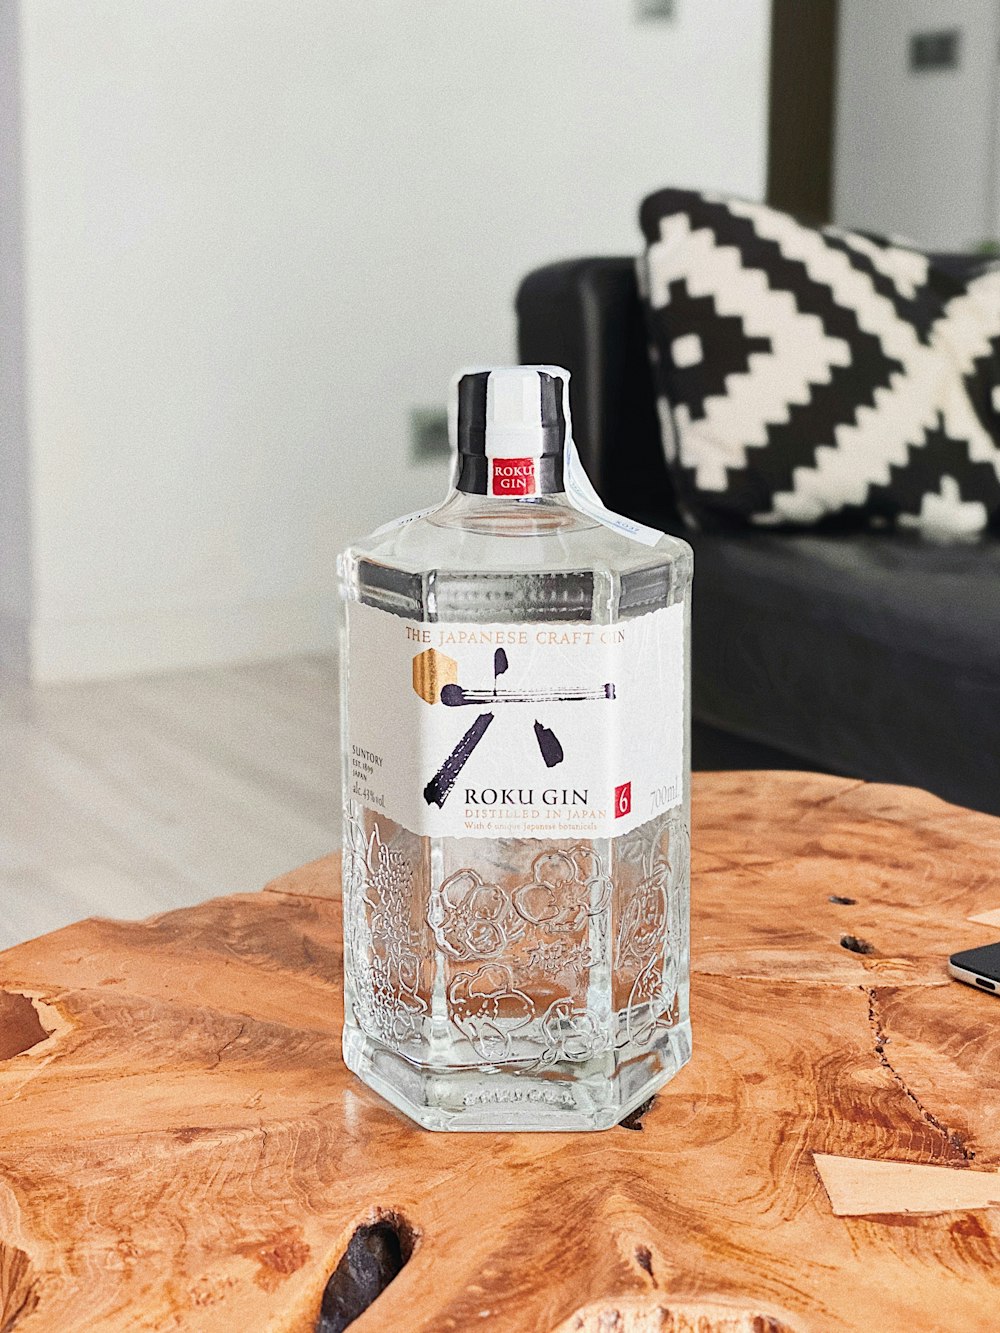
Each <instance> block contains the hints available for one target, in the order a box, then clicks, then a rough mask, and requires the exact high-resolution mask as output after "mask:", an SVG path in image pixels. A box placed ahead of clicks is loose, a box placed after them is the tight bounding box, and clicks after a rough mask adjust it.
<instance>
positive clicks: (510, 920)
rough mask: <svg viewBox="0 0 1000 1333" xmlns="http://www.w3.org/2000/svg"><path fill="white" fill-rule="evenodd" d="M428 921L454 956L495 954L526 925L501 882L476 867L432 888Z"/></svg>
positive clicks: (435, 934)
mask: <svg viewBox="0 0 1000 1333" xmlns="http://www.w3.org/2000/svg"><path fill="white" fill-rule="evenodd" d="M427 921H428V924H429V925H430V927H431V929H432V930H433V931H434V938H435V939H436V940H437V942H438V944H439V945H440V946H441V948H442V949H445V950H447V952H448V953H450V954H451V956H452V957H453V958H458V959H461V960H463V961H469V960H472V959H474V958H495V957H496V956H497V955H498V954H500V953H502V952H503V950H504V948H505V947H506V946H507V944H509V943H510V941H511V940H514V939H517V937H518V935H520V934H521V932H522V931H523V929H524V926H523V925H522V923H521V922H520V921H519V920H518V918H517V915H516V913H515V912H514V910H513V908H512V907H511V902H510V897H509V895H508V894H507V893H506V892H505V891H504V890H503V889H502V888H501V887H500V886H499V884H487V883H485V882H484V881H483V880H482V878H481V877H480V876H479V875H478V874H477V873H476V871H474V870H458V871H456V872H455V874H454V875H450V876H449V877H448V878H447V879H446V880H445V881H444V882H443V883H442V884H440V885H439V886H438V887H437V888H435V889H433V890H432V891H431V895H430V902H429V905H428V911H427Z"/></svg>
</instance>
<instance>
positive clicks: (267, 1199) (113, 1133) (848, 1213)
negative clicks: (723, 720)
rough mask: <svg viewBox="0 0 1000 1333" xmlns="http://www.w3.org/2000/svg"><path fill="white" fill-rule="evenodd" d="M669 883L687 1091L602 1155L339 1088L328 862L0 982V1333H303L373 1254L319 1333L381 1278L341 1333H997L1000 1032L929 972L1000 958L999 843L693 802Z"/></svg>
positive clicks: (610, 1139)
mask: <svg viewBox="0 0 1000 1333" xmlns="http://www.w3.org/2000/svg"><path fill="white" fill-rule="evenodd" d="M694 847H695V850H694V912H693V960H694V979H693V1004H692V1007H693V1014H694V1025H695V1054H694V1059H693V1060H692V1062H691V1064H690V1065H689V1066H688V1067H687V1068H686V1069H684V1070H683V1071H682V1073H681V1074H680V1075H679V1076H678V1077H677V1078H676V1079H675V1080H674V1081H673V1082H672V1083H671V1084H670V1085H669V1086H668V1087H667V1088H666V1089H665V1090H664V1092H663V1093H662V1094H661V1095H660V1096H659V1097H658V1098H657V1100H656V1102H655V1104H654V1106H653V1107H652V1109H650V1110H649V1111H648V1112H647V1113H646V1115H645V1116H644V1118H642V1119H641V1121H640V1122H638V1123H636V1124H634V1125H633V1126H632V1127H631V1128H617V1129H613V1130H610V1131H608V1132H606V1133H604V1134H589V1135H587V1134H580V1135H568V1134H558V1135H541V1134H536V1135H498V1136H492V1135H473V1136H470V1135H432V1134H428V1133H426V1132H424V1131H422V1130H419V1129H417V1128H415V1127H414V1126H413V1125H411V1124H410V1123H409V1122H408V1121H407V1120H406V1119H405V1118H404V1117H403V1116H401V1115H399V1114H397V1113H396V1112H395V1111H393V1110H392V1109H391V1108H390V1107H388V1106H387V1105H385V1104H384V1103H383V1102H382V1101H380V1100H379V1098H378V1097H376V1096H375V1095H374V1094H372V1093H370V1092H369V1091H368V1090H367V1089H366V1088H364V1087H363V1086H362V1085H361V1084H360V1083H358V1082H357V1081H356V1080H355V1079H354V1078H353V1077H352V1076H351V1075H349V1074H348V1073H347V1072H346V1071H345V1069H344V1067H343V1065H342V1063H341V1058H340V1023H341V978H340V966H341V955H340V911H339V904H338V901H337V889H338V870H337V863H336V860H335V859H334V858H330V859H328V860H326V861H320V862H317V863H315V864H313V865H311V866H307V867H305V868H303V869H302V870H299V871H296V872H295V873H293V874H291V875H288V876H287V877H285V878H284V879H282V880H279V881H277V882H276V883H274V884H271V885H269V886H268V890H267V891H266V892H264V893H256V894H249V895H239V896H235V897H229V898H220V899H217V900H215V901H212V902H207V903H205V904H203V905H202V906H200V907H197V908H193V909H190V910H185V911H179V912H174V913H171V914H169V915H166V916H161V917H159V918H156V919H154V920H152V921H148V922H144V923H139V924H125V923H119V922H110V921H83V922H80V923H79V924H77V925H74V926H71V927H69V928H67V929H66V930H62V931H59V932H58V933H56V934H53V935H49V936H47V937H44V938H42V939H39V940H36V941H33V942H32V943H29V944H25V945H22V946H20V947H18V948H16V949H13V950H10V951H8V952H7V953H6V954H3V955H0V985H2V986H3V988H4V991H3V993H0V1330H3V1333H40V1331H41V1330H65V1331H66V1333H77V1331H78V1330H80V1331H82V1330H86V1333H106V1331H107V1330H121V1331H122V1333H124V1331H125V1330H128V1333H137V1331H139V1330H179V1329H180V1330H196V1331H197V1333H216V1330H218V1333H223V1331H224V1333H232V1330H238V1331H240V1333H260V1331H262V1330H295V1331H298V1330H313V1329H316V1328H317V1321H318V1319H319V1312H320V1301H321V1298H322V1295H323V1292H324V1287H325V1285H326V1283H327V1279H328V1277H329V1276H330V1274H331V1273H333V1271H334V1270H335V1269H337V1267H338V1263H340V1261H341V1258H342V1256H343V1255H344V1253H345V1250H346V1249H347V1247H348V1244H349V1241H350V1239H351V1237H352V1235H354V1234H355V1233H356V1231H357V1229H358V1228H359V1227H361V1226H364V1225H366V1224H367V1225H370V1224H373V1223H378V1222H379V1220H380V1219H381V1220H382V1224H381V1227H380V1228H376V1229H375V1231H363V1232H361V1233H359V1235H358V1239H357V1240H356V1241H355V1242H354V1245H353V1246H352V1249H351V1259H350V1263H349V1264H348V1263H347V1262H346V1261H345V1264H344V1265H343V1266H342V1267H341V1271H340V1275H339V1277H338V1278H337V1282H336V1284H335V1287H334V1289H333V1290H332V1293H331V1297H330V1299H329V1300H328V1314H329V1318H328V1320H327V1321H326V1327H328V1328H331V1329H332V1328H338V1327H343V1318H344V1316H339V1317H338V1316H336V1307H337V1306H338V1302H344V1301H346V1302H347V1303H348V1304H350V1302H351V1301H352V1300H356V1301H360V1302H361V1303H362V1304H363V1303H364V1301H365V1300H367V1299H368V1298H369V1297H370V1296H371V1295H372V1292H373V1291H377V1289H378V1283H375V1284H374V1287H373V1288H372V1290H370V1291H369V1292H368V1293H367V1295H366V1294H365V1293H363V1292H362V1293H361V1295H360V1296H358V1293H357V1292H356V1291H354V1292H353V1293H352V1287H356V1286H357V1281H356V1278H357V1273H358V1272H359V1271H360V1270H361V1269H363V1267H364V1260H365V1256H366V1254H367V1255H369V1256H370V1255H371V1254H372V1253H375V1255H376V1258H378V1256H379V1254H381V1258H382V1259H383V1260H385V1258H386V1254H387V1253H388V1251H391V1250H392V1247H393V1245H394V1244H395V1245H396V1247H397V1250H398V1253H397V1255H396V1258H397V1261H399V1260H402V1259H405V1258H406V1256H407V1254H410V1257H409V1260H408V1262H407V1263H406V1264H405V1267H403V1269H402V1271H401V1272H400V1273H399V1275H398V1277H396V1278H395V1280H394V1281H393V1282H391V1284H390V1285H389V1286H388V1287H386V1289H385V1290H384V1291H383V1292H382V1294H381V1295H379V1296H378V1298H377V1300H376V1301H375V1303H374V1304H373V1305H371V1306H370V1307H369V1308H368V1309H367V1312H366V1313H363V1314H361V1315H360V1317H359V1318H358V1319H357V1321H356V1322H355V1323H354V1324H353V1325H352V1328H354V1329H356V1330H357V1333H366V1331H367V1333H373V1331H375V1330H393V1331H395V1330H401V1331H402V1333H408V1331H409V1330H426V1331H427V1333H430V1331H431V1330H434V1333H440V1331H441V1330H466V1329H488V1330H490V1331H491V1333H499V1331H500V1330H504V1331H506V1330H510V1331H511V1333H513V1330H518V1331H519V1333H520V1331H521V1330H528V1331H529V1333H534V1331H535V1330H537V1331H538V1333H550V1331H554V1330H558V1333H571V1331H573V1333H640V1331H642V1333H652V1331H653V1330H675V1331H679V1330H694V1329H697V1330H700V1331H701V1333H718V1331H720V1330H726V1331H727V1333H728V1331H735V1330H747V1331H749V1330H756V1331H757V1333H782V1331H783V1330H818V1331H821V1333H827V1331H828V1330H840V1329H864V1330H872V1329H875V1330H878V1333H894V1331H895V1330H903V1329H905V1330H920V1333H932V1331H933V1330H942V1331H943V1330H948V1333H957V1331H959V1330H987V1329H994V1328H996V1327H997V1326H998V1323H1000V1314H998V1312H997V1294H998V1280H1000V1279H998V1276H997V1273H998V1270H997V1264H998V1263H1000V1211H998V1206H997V1202H996V1201H998V1200H1000V1174H998V1171H997V1169H998V1167H1000V1001H998V1000H997V999H996V998H994V997H991V996H988V995H984V994H980V993H978V992H976V991H973V990H971V989H969V988H967V987H963V986H959V985H958V984H956V983H954V982H951V981H949V980H948V978H947V975H946V972H945V957H946V955H947V954H948V953H949V952H951V951H953V950H955V949H959V948H965V947H968V946H971V945H974V944H980V943H986V942H988V941H989V940H990V939H991V938H995V937H1000V878H998V874H997V867H998V864H1000V820H996V819H991V818H989V817H988V816H985V815H977V814H972V813H969V812H968V811H963V810H958V809H956V808H954V807H951V806H948V805H945V804H943V803H942V802H940V801H938V800H936V799H934V798H933V797H930V796H927V795H924V794H922V793H920V792H915V791H911V790H908V789H903V788H896V787H880V786H871V785H865V784H862V783H856V782H848V781H843V780H840V779H834V778H828V777H818V776H813V775H809V774H798V773H792V774H789V773H785V774H774V773H729V774H714V775H705V776H701V777H699V778H698V779H697V780H696V783H695V828H694ZM990 912H992V913H993V914H994V921H993V924H992V925H991V924H989V922H988V921H987V922H986V923H983V922H974V921H972V920H970V917H972V916H974V915H977V914H983V913H990ZM25 997H26V998H25ZM397 1237H398V1241H397ZM380 1247H381V1249H380ZM411 1251H412V1253H410V1252H411ZM391 1259H392V1255H391V1254H390V1255H389V1259H388V1262H391ZM376 1266H377V1265H376ZM348 1268H350V1270H351V1271H348ZM363 1278H364V1274H363V1273H362V1279H363ZM362 1285H363V1280H362Z"/></svg>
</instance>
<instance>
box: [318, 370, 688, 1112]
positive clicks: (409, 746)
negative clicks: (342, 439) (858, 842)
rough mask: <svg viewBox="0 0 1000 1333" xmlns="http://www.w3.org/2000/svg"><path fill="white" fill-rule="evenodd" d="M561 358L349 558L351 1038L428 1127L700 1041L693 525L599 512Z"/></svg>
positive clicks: (584, 1102) (514, 395)
mask: <svg viewBox="0 0 1000 1333" xmlns="http://www.w3.org/2000/svg"><path fill="white" fill-rule="evenodd" d="M568 380H569V376H568V374H567V372H566V371H563V370H560V369H559V368H558V367H512V368H504V369H495V370H493V371H478V372H470V373H468V374H466V375H464V376H462V377H460V378H459V379H458V380H457V410H456V412H455V414H454V417H453V420H454V423H455V434H456V436H457V444H458V460H457V466H456V473H455V485H454V488H453V490H452V491H451V493H450V494H449V496H448V497H447V499H446V500H445V501H444V502H443V503H442V504H441V505H439V506H438V507H437V508H436V509H433V510H430V511H428V512H426V513H423V514H421V515H419V516H416V517H414V518H412V519H409V520H402V521H400V522H399V523H397V524H395V525H390V526H389V527H388V528H386V529H382V530H380V531H379V532H377V533H375V534H373V535H372V536H371V537H369V538H367V539H366V540H364V541H362V542H359V543H358V544H356V545H355V546H352V547H351V548H350V549H349V550H347V551H346V552H345V553H344V555H343V556H342V557H341V560H340V587H341V595H342V602H343V607H344V623H343V635H342V642H343V679H342V699H343V737H344V739H343V750H344V844H345V846H344V885H343V888H344V935H345V950H344V974H345V1000H346V1004H345V1027H344V1054H345V1059H346V1061H347V1063H348V1065H349V1066H350V1068H351V1069H353V1070H354V1071H355V1073H357V1074H358V1075H359V1076H360V1078H362V1079H363V1080H364V1082H365V1083H367V1084H368V1085H369V1086H370V1087H372V1088H373V1089H375V1091H377V1092H379V1093H381V1095H382V1096H383V1097H385V1098H387V1099H388V1100H389V1101H390V1102H392V1103H393V1104H394V1105H395V1106H397V1107H399V1108H400V1109H402V1110H403V1111H405V1112H406V1113H407V1114H408V1115H410V1116H412V1117H413V1118H414V1119H415V1120H417V1121H418V1122H419V1123H420V1124H422V1125H424V1126H426V1127H427V1128H429V1129H453V1130H543V1129H555V1130H569V1129H603V1128H608V1127H609V1126H611V1125H614V1124H616V1123H617V1122H618V1121H620V1120H621V1119H622V1118H623V1117H624V1116H626V1115H627V1114H628V1113H629V1112H630V1111H631V1110H633V1109H634V1108H635V1107H636V1106H638V1105H639V1104H640V1103H642V1102H643V1101H645V1100H646V1099H647V1098H648V1097H649V1096H651V1095H652V1093H653V1092H655V1090H656V1089H657V1088H658V1087H660V1086H661V1085H662V1084H663V1083H664V1082H665V1081H666V1080H667V1079H668V1078H670V1077H671V1076H672V1075H673V1074H674V1073H676V1072H677V1070H678V1069H679V1068H680V1067H681V1066H682V1065H683V1064H684V1063H685V1061H686V1060H687V1059H688V1058H689V1056H690V1050H691V1036H690V1021H689V1017H688V952H689V942H688V938H689V937H688V900H689V888H688V883H689V881H688V867H689V840H688V822H689V785H690V783H689V776H690V761H689V720H688V719H689V703H688V700H689V676H688V672H689V666H688V663H689V649H688V644H689V597H690V587H691V574H692V555H691V550H690V547H688V546H687V544H686V543H685V542H683V541H680V540H678V539H677V538H674V537H668V536H664V535H663V534H657V533H653V532H651V530H649V529H642V528H641V527H639V525H636V524H632V523H630V522H629V521H628V520H622V519H619V518H618V517H617V516H615V515H611V514H609V513H608V511H606V510H604V509H603V508H601V507H600V504H599V502H598V501H596V497H594V496H593V493H592V491H591V492H589V493H588V492H587V490H586V483H585V481H582V479H581V472H582V469H580V465H579V460H578V459H577V457H576V453H575V449H574V447H573V445H572V440H571V437H570V433H569V430H568V393H567V386H568Z"/></svg>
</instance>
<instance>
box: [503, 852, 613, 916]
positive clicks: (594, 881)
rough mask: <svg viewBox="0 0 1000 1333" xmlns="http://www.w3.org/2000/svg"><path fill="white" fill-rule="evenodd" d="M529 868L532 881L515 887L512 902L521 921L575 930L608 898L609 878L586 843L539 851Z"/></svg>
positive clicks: (609, 891)
mask: <svg viewBox="0 0 1000 1333" xmlns="http://www.w3.org/2000/svg"><path fill="white" fill-rule="evenodd" d="M531 871H532V876H533V878H532V882H531V883H530V884H525V885H524V886H523V887H522V888H520V889H518V890H517V891H516V893H515V894H514V906H515V907H516V908H517V910H518V912H519V913H520V914H521V916H523V917H524V919H525V921H530V922H532V924H533V925H536V926H544V928H545V929H546V930H550V931H555V932H562V931H578V930H580V929H581V928H582V927H583V924H584V922H585V921H586V920H587V917H588V916H593V915H595V914H596V913H598V912H602V911H603V910H604V909H605V907H607V905H608V902H609V901H610V899H611V881H610V879H608V877H607V876H606V875H605V874H604V873H603V867H602V865H601V859H600V857H599V856H598V854H597V853H596V852H595V851H594V850H593V849H592V848H590V847H573V848H571V849H570V850H569V851H567V852H563V851H548V852H542V853H541V855H539V856H536V857H535V859H534V861H532V863H531Z"/></svg>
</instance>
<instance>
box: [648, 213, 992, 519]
mask: <svg viewBox="0 0 1000 1333" xmlns="http://www.w3.org/2000/svg"><path fill="white" fill-rule="evenodd" d="M641 217H642V227H643V232H644V234H645V237H646V242H647V250H646V254H645V256H644V259H643V261H642V262H641V263H640V279H641V282H642V285H643V287H644V298H645V301H646V305H647V312H648V318H649V329H650V335H651V351H652V355H653V360H654V375H655V380H656V385H657V393H658V395H659V396H660V405H661V413H660V416H661V421H662V427H663V444H664V449H665V452H666V456H667V462H668V465H669V467H670V469H671V472H672V475H673V478H674V483H675V486H676V489H677V492H678V502H679V504H680V506H681V508H682V510H684V511H685V512H686V513H687V514H688V516H689V517H690V518H691V519H692V520H693V521H694V522H696V523H700V524H701V525H703V526H707V525H713V526H718V525H719V524H720V523H733V522H736V523H740V524H744V523H751V524H759V525H769V526H781V525H789V526H796V527H801V526H817V525H818V526H821V527H838V526H855V527H857V526H870V527H887V526H896V525H898V526H900V527H911V528H918V529H920V530H921V531H923V532H925V533H927V534H930V535H939V536H946V537H947V536H968V535H972V534H976V533H980V532H982V531H983V530H984V529H986V528H988V527H993V528H994V529H997V530H1000V447H998V440H1000V265H994V264H989V263H987V262H986V261H981V262H977V261H968V262H967V263H966V264H965V265H964V271H963V266H962V264H958V265H957V266H956V265H955V263H954V261H950V262H949V261H935V260H934V259H933V258H930V257H929V256H927V255H925V254H923V253H922V252H920V251H918V250H916V249H908V248H906V247H905V246H902V245H898V244H893V243H890V242H889V241H885V240H881V239H877V238H873V237H869V236H862V235H858V234H855V233H851V232H846V231H841V230H838V229H835V228H825V229H823V230H817V229H815V228H812V227H807V226H803V225H802V224H801V223H799V222H796V221H795V220H794V219H793V218H791V217H789V216H788V214H786V213H780V212H778V211H777V210H775V209H772V208H767V207H765V206H764V205H761V204H751V203H743V202H740V201H737V200H732V199H728V200H725V199H719V198H712V197H709V196H705V195H701V194H696V193H693V192H691V191H686V190H663V191H661V192H660V193H658V194H654V195H652V196H651V197H650V198H648V199H647V200H646V201H645V203H644V204H643V206H642V214H641Z"/></svg>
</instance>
